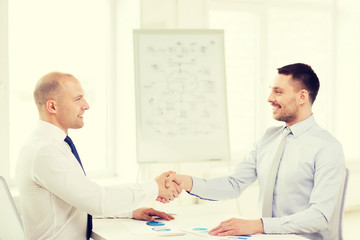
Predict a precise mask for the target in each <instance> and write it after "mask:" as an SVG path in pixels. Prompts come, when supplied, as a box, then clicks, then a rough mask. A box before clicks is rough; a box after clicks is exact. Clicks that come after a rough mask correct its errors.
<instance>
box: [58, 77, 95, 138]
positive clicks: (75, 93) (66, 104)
mask: <svg viewBox="0 0 360 240" xmlns="http://www.w3.org/2000/svg"><path fill="white" fill-rule="evenodd" d="M60 84H61V88H62V90H61V93H60V96H59V98H58V101H56V103H55V104H56V120H57V126H58V127H60V128H61V129H63V130H64V131H65V133H67V130H68V129H69V128H73V129H76V128H82V127H83V126H84V120H83V114H84V113H85V110H88V109H89V105H88V103H87V102H86V100H85V98H84V91H83V89H82V87H81V85H80V82H79V81H78V80H77V79H76V78H74V77H64V79H62V81H61V82H60Z"/></svg>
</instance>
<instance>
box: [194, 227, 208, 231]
mask: <svg viewBox="0 0 360 240" xmlns="http://www.w3.org/2000/svg"><path fill="white" fill-rule="evenodd" d="M193 230H194V231H207V230H208V229H207V228H193Z"/></svg>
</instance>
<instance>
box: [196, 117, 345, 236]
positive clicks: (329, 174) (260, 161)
mask: <svg viewBox="0 0 360 240" xmlns="http://www.w3.org/2000/svg"><path fill="white" fill-rule="evenodd" d="M283 129H284V127H274V128H270V129H268V130H267V131H266V133H265V134H264V136H263V137H262V139H261V140H260V141H259V142H258V143H257V144H256V145H255V148H254V149H253V150H252V151H251V152H250V153H249V154H248V155H247V156H246V157H245V158H244V160H243V161H242V162H240V163H239V164H238V165H237V167H236V168H235V170H234V171H233V173H232V174H231V175H229V176H227V177H221V178H214V179H199V178H195V177H193V188H192V190H191V194H193V195H196V196H199V197H201V198H205V199H209V200H221V199H229V198H236V197H238V196H239V195H240V193H241V192H242V191H244V189H245V188H246V187H248V186H249V185H250V184H251V183H253V182H254V181H255V180H258V182H259V206H260V209H261V206H262V199H263V196H264V188H265V186H266V181H267V179H268V173H269V171H270V165H271V163H272V160H273V159H272V158H273V157H272V156H273V154H274V151H275V150H276V145H277V144H278V139H279V138H280V136H281V133H282V131H283ZM290 129H291V132H292V133H291V134H290V135H289V136H288V137H287V142H286V145H285V149H284V153H283V157H282V159H281V162H280V166H279V171H278V174H277V181H276V182H275V187H274V196H273V213H272V216H273V217H272V218H263V223H264V230H265V233H296V234H301V235H303V236H304V237H307V238H309V239H312V240H317V239H329V238H328V236H329V231H328V224H329V221H330V219H331V216H332V213H333V211H334V207H335V205H336V202H337V200H338V198H339V193H340V188H341V185H342V181H343V178H344V174H345V160H344V153H343V150H342V147H341V144H340V143H339V142H338V141H337V140H336V139H335V138H334V137H333V136H332V135H331V134H330V133H328V132H327V131H326V130H324V129H322V128H321V127H319V126H318V124H317V123H316V122H315V119H314V117H313V115H312V116H310V117H309V118H308V119H306V120H304V121H302V122H299V123H297V124H294V125H293V126H291V127H290Z"/></svg>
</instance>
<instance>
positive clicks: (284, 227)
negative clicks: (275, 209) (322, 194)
mask: <svg viewBox="0 0 360 240" xmlns="http://www.w3.org/2000/svg"><path fill="white" fill-rule="evenodd" d="M262 221H263V225H264V232H265V233H280V234H282V233H285V234H286V233H297V234H304V233H315V232H320V231H323V230H324V229H326V228H327V227H328V224H329V221H328V220H327V219H326V218H325V216H324V215H323V214H322V213H321V212H320V211H319V210H317V209H315V208H309V209H306V210H305V211H302V212H299V213H296V214H292V215H289V216H284V217H274V218H263V219H262Z"/></svg>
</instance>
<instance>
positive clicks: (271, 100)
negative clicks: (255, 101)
mask: <svg viewBox="0 0 360 240" xmlns="http://www.w3.org/2000/svg"><path fill="white" fill-rule="evenodd" d="M267 101H268V102H269V103H272V102H274V101H275V98H274V94H273V92H271V93H270V94H269V97H268V100H267Z"/></svg>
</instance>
